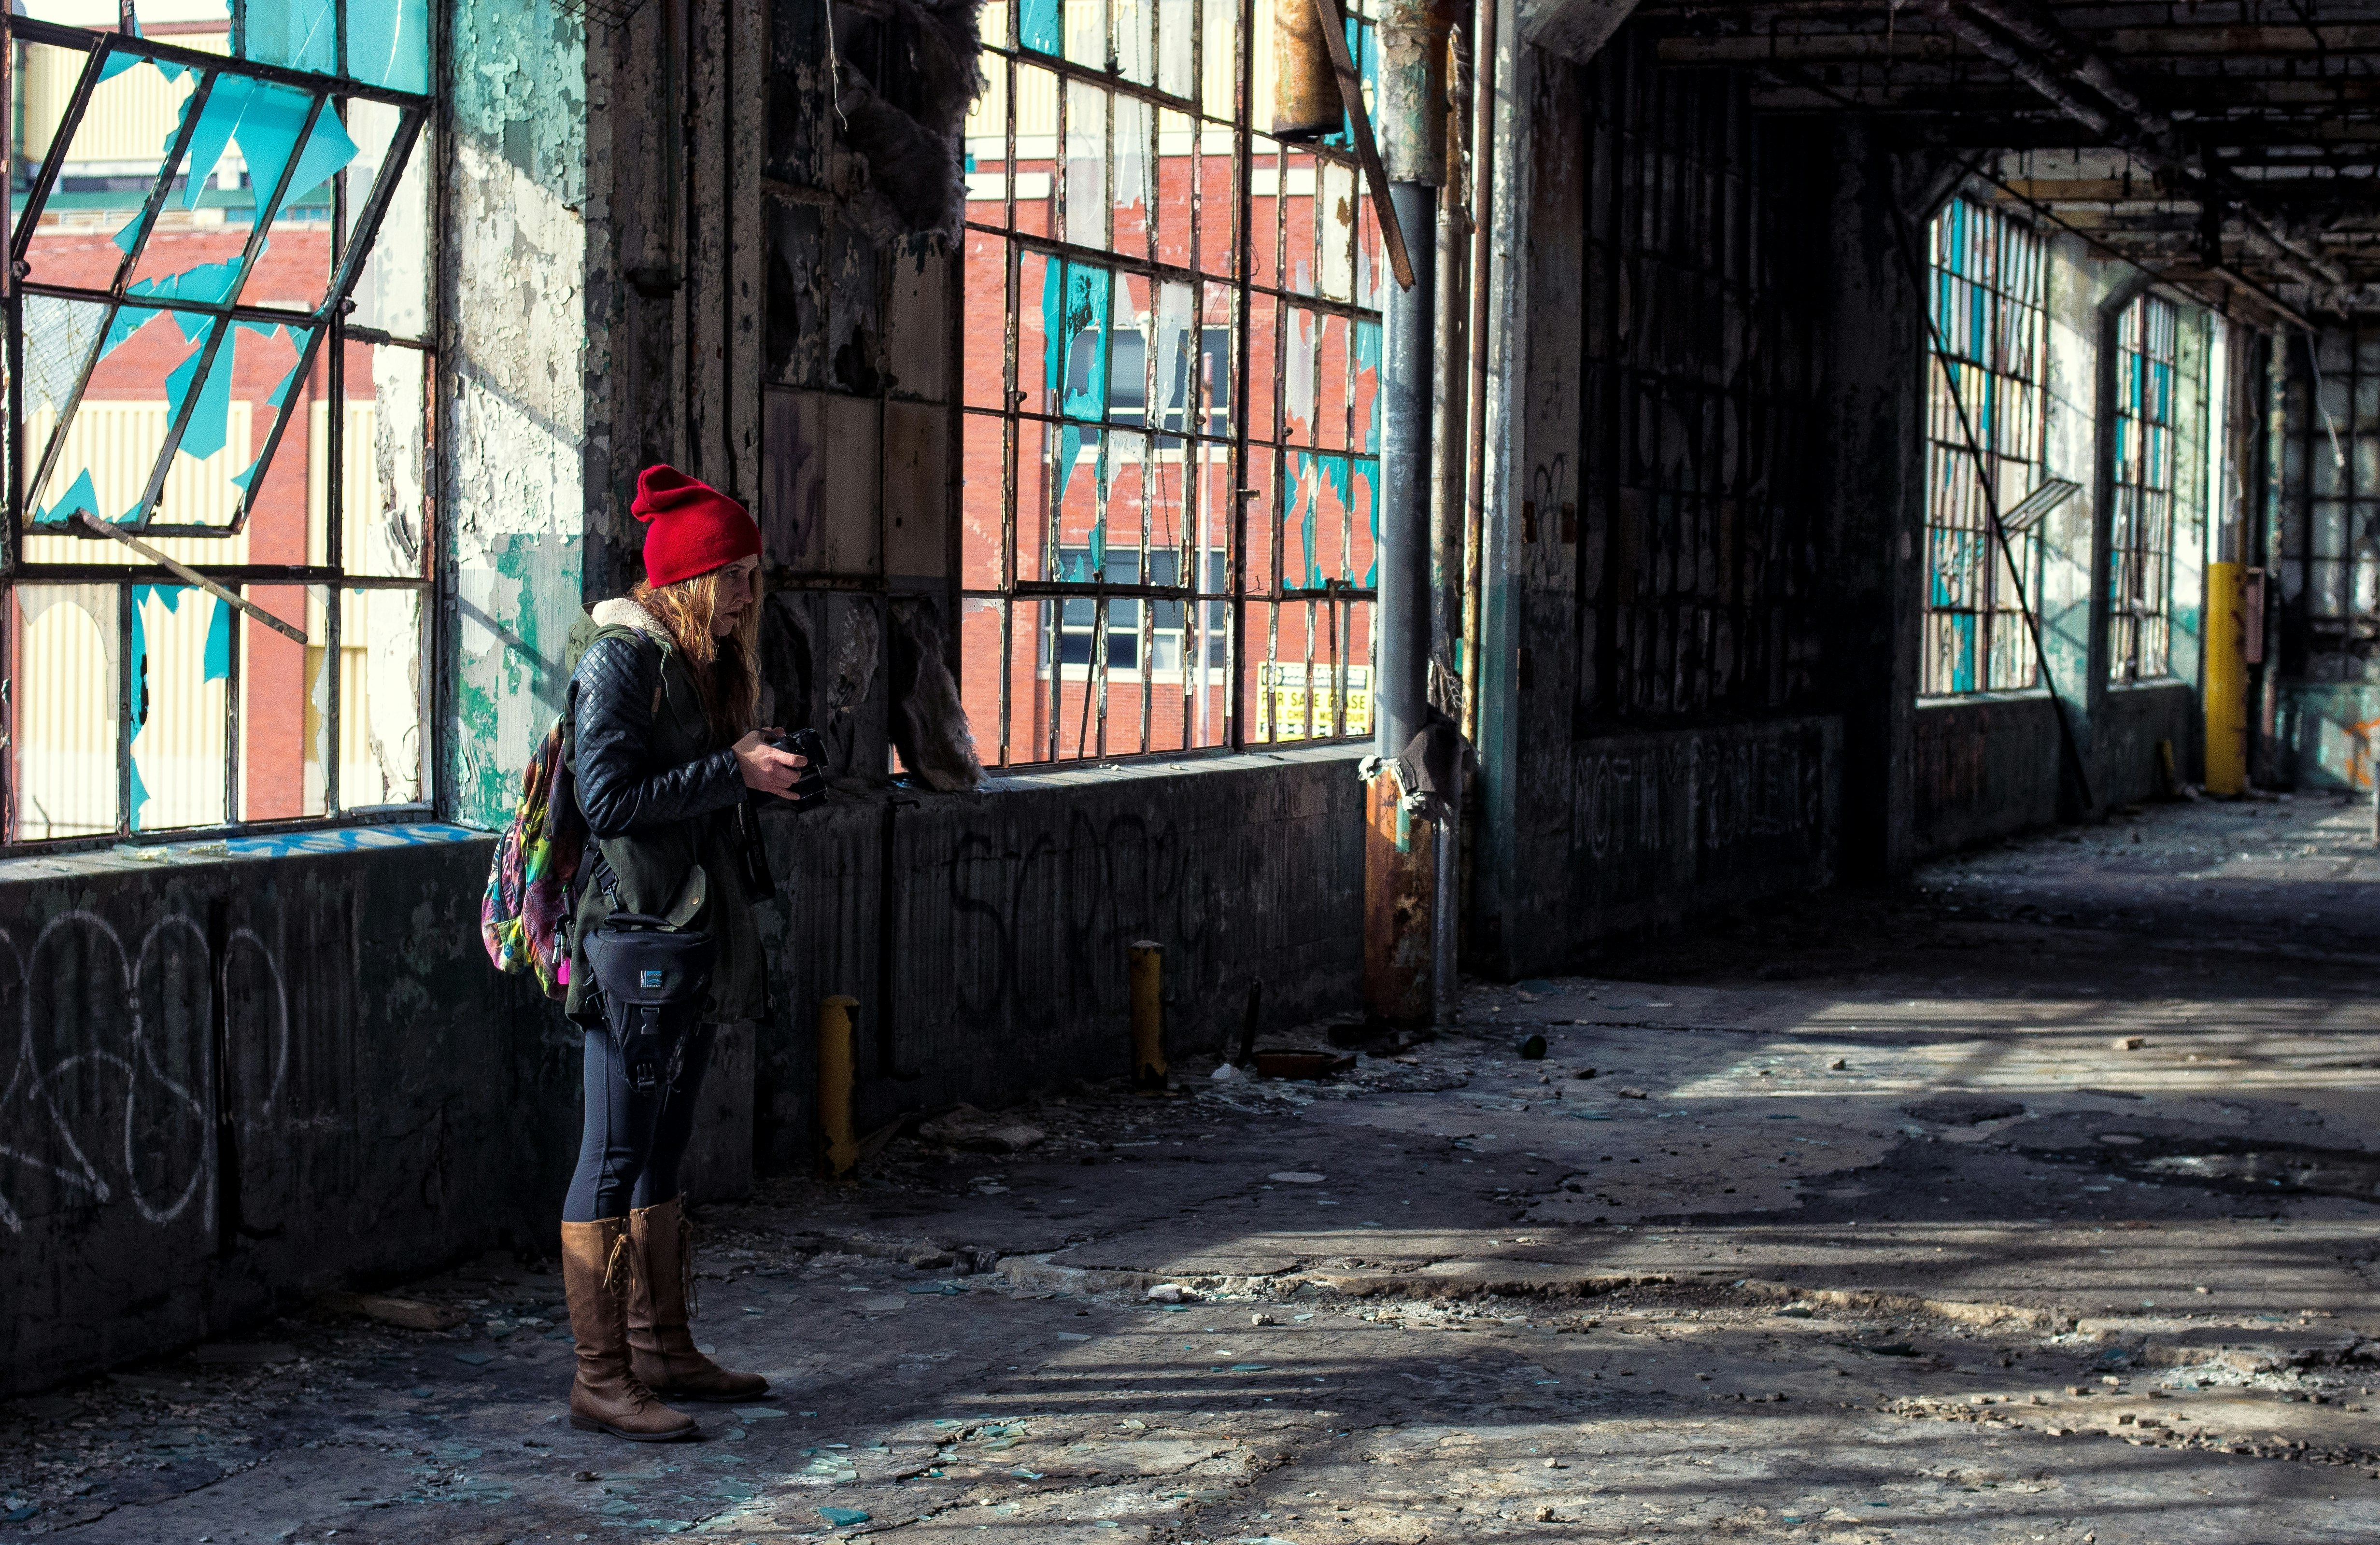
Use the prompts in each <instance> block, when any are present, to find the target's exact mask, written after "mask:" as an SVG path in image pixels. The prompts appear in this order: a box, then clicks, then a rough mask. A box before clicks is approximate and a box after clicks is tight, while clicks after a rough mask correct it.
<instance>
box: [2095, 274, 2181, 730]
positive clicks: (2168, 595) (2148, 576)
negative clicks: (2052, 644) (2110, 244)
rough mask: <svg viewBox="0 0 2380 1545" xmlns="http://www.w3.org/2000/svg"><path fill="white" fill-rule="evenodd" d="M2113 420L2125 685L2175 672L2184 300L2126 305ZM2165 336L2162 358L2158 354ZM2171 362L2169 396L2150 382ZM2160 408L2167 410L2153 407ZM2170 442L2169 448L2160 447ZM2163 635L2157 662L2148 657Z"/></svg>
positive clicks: (2110, 586)
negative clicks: (2147, 644) (2149, 642)
mask: <svg viewBox="0 0 2380 1545" xmlns="http://www.w3.org/2000/svg"><path fill="white" fill-rule="evenodd" d="M2112 331H2113V332H2114V338H2115V366H2116V376H2115V381H2116V391H2115V402H2114V404H2113V406H2114V409H2115V411H2114V415H2113V418H2114V423H2113V428H2112V432H2111V433H2110V434H2109V435H2108V437H2107V679H2108V680H2109V681H2110V682H2115V683H2117V684H2118V685H2126V686H2129V685H2131V684H2132V683H2134V682H2154V681H2157V680H2159V679H2161V678H2164V677H2168V676H2170V675H2171V674H2172V673H2173V561H2174V551H2173V544H2174V529H2175V521H2174V516H2175V514H2176V512H2177V504H2178V501H2179V500H2180V468H2179V466H2178V465H2177V464H2178V463H2179V461H2180V455H2181V452H2182V449H2183V447H2182V436H2181V428H2182V426H2181V422H2180V407H2179V399H2180V394H2181V308H2180V307H2178V306H2176V305H2175V304H2174V303H2173V302H2172V301H2170V300H2168V299H2166V298H2165V297H2164V296H2158V295H2154V294H2151V293H2148V292H2146V291H2143V293H2142V294H2140V295H2137V296H2133V297H2132V299H2131V304H2129V305H2127V306H2126V307H2124V308H2123V309H2122V310H2121V311H2120V312H2119V313H2118V315H2117V317H2116V319H2115V326H2114V328H2113V330H2112ZM2159 334H2161V335H2162V340H2163V344H2164V350H2165V352H2164V353H2163V355H2162V356H2159V355H2158V354H2156V353H2155V345H2156V343H2157V335H2159ZM2158 363H2161V364H2162V365H2163V366H2164V367H2165V384H2164V391H2163V393H2162V397H2163V401H2162V403H2161V404H2158V403H2155V401H2154V399H2155V397H2156V396H2157V395H2158V394H2157V393H2155V392H2151V391H2149V390H2148V389H2147V387H2146V386H2145V384H2144V383H2145V382H2146V381H2147V380H2149V379H2150V378H2151V377H2152V376H2153V375H2154V370H2153V369H2152V368H2151V367H2152V366H2153V365H2154V364H2158ZM2155 409H2161V413H2160V412H2157V411H2153V410H2155ZM2160 445H2161V451H2160V449H2159V447H2160ZM2148 638H2153V639H2154V640H2155V662H2154V663H2155V669H2154V670H2151V669H2147V668H2146V667H2147V665H2148V663H2149V662H2148V661H2147V660H2145V659H2144V658H2143V640H2144V639H2148Z"/></svg>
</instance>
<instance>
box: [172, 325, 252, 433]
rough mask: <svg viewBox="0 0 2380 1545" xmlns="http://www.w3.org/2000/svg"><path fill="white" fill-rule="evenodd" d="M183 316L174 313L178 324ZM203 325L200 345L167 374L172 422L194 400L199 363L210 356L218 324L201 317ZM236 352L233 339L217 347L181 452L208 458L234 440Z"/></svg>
mask: <svg viewBox="0 0 2380 1545" xmlns="http://www.w3.org/2000/svg"><path fill="white" fill-rule="evenodd" d="M183 317H184V313H182V312H179V311H176V312H175V313H174V320H175V321H176V323H182V322H183ZM199 325H200V329H201V334H200V337H199V338H198V339H196V340H195V342H197V344H198V345H199V346H198V347H197V348H195V349H193V350H191V351H190V356H189V357H188V359H185V360H183V361H182V362H181V363H180V364H179V365H176V366H175V367H174V368H173V370H172V372H171V373H170V374H168V375H167V376H166V377H165V416H166V418H167V419H168V420H169V421H170V420H172V419H175V418H178V417H180V416H181V413H182V405H183V404H185V403H191V402H192V387H193V383H194V382H196V380H197V378H198V373H199V362H200V360H202V359H204V358H206V355H207V347H206V345H207V339H208V337H209V336H211V335H212V332H213V330H214V325H215V324H214V323H213V322H212V320H208V319H199ZM184 327H185V331H187V330H188V324H187V323H184ZM236 352H237V351H236V350H235V349H234V348H233V346H232V344H231V341H230V340H229V339H225V341H224V346H223V347H221V348H218V349H217V350H215V356H214V360H213V362H212V364H210V365H209V366H208V367H207V379H206V380H205V382H204V383H203V384H200V385H198V386H197V389H196V391H197V397H196V401H195V403H193V404H192V406H191V408H190V416H189V420H188V424H187V425H186V426H185V427H184V428H183V430H182V443H181V449H180V452H179V454H182V455H185V456H191V457H195V458H197V459H198V460H200V461H204V460H205V459H206V458H207V457H209V456H212V455H213V454H214V453H216V452H218V451H220V450H222V449H223V448H224V447H225V445H226V444H228V443H230V434H231V429H230V425H231V377H232V359H233V356H234V354H235V353H236Z"/></svg>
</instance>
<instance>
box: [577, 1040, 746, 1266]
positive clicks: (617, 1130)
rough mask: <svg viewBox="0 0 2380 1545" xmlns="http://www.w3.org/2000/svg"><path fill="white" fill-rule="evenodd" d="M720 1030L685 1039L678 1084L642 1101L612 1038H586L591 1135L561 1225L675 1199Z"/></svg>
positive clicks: (582, 1147)
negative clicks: (680, 1164) (679, 1171)
mask: <svg viewBox="0 0 2380 1545" xmlns="http://www.w3.org/2000/svg"><path fill="white" fill-rule="evenodd" d="M716 1030H717V1027H716V1026H714V1025H707V1024H706V1025H700V1026H698V1027H697V1028H696V1029H695V1030H694V1031H693V1032H691V1033H690V1034H689V1035H688V1036H687V1038H686V1061H685V1063H684V1065H683V1066H682V1067H680V1068H679V1069H678V1075H677V1081H676V1082H675V1083H674V1084H672V1085H666V1086H662V1085H657V1086H655V1088H654V1089H653V1090H652V1091H651V1092H650V1093H638V1092H637V1089H636V1087H635V1086H634V1085H632V1084H631V1083H629V1081H628V1069H627V1066H626V1064H625V1063H623V1062H622V1061H621V1060H620V1054H619V1049H618V1048H617V1047H616V1046H614V1045H613V1043H612V1032H610V1031H608V1030H590V1031H589V1032H587V1072H586V1082H587V1129H586V1134H585V1135H584V1136H583V1137H581V1138H580V1139H579V1142H578V1170H577V1173H576V1174H575V1175H573V1176H572V1177H570V1194H569V1195H567V1196H566V1197H565V1198H564V1199H563V1202H562V1221H563V1222H564V1223H593V1222H594V1221H595V1220H596V1219H598V1218H616V1217H620V1216H622V1215H623V1214H625V1213H627V1212H628V1210H629V1209H630V1208H637V1207H650V1206H652V1205H653V1204H654V1203H655V1202H659V1201H669V1200H670V1199H671V1198H672V1197H674V1196H675V1195H677V1163H678V1161H679V1160H680V1159H683V1158H685V1157H686V1140H687V1139H689V1138H691V1137H692V1136H693V1135H694V1104H695V1096H696V1095H698V1094H699V1093H700V1092H702V1070H703V1069H704V1068H706V1067H708V1066H710V1042H711V1037H712V1035H713V1034H714V1033H715V1032H716Z"/></svg>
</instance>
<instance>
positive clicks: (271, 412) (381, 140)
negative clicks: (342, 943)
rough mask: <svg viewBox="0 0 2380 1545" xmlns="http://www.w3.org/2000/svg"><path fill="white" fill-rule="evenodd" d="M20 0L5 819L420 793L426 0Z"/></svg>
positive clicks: (115, 827)
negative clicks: (154, 10)
mask: <svg viewBox="0 0 2380 1545" xmlns="http://www.w3.org/2000/svg"><path fill="white" fill-rule="evenodd" d="M16 9H17V11H18V14H15V15H11V16H6V17H0V41H5V44H6V62H7V69H6V74H5V76H0V96H5V101H0V122H5V123H6V125H7V126H8V128H7V138H6V150H7V162H8V172H9V179H10V181H9V211H10V224H9V244H10V251H9V255H10V258H11V259H12V265H13V266H12V271H11V272H10V273H9V275H8V276H7V278H6V280H5V281H0V283H5V284H6V289H5V296H0V299H5V305H6V311H7V317H8V323H9V329H8V347H7V351H6V370H5V379H6V402H7V413H8V419H7V432H6V435H5V436H0V441H5V451H0V456H5V474H6V477H5V482H6V500H7V506H8V520H7V523H6V534H7V538H8V539H7V543H6V548H5V549H0V593H4V594H5V603H6V615H5V619H0V624H4V625H0V648H5V650H6V657H5V662H4V663H0V684H5V688H6V701H5V715H6V718H5V730H6V750H7V755H6V757H5V758H0V840H6V841H7V842H12V843H21V842H41V841H50V840H57V839H93V838H100V839H104V838H107V837H110V836H123V835H129V834H132V833H141V832H151V831H159V830H165V829H189V828H200V829H204V828H210V827H240V826H249V825H255V824H262V823H308V822H317V823H319V822H325V821H330V820H334V819H350V818H354V817H356V816H357V815H362V814H365V813H374V812H384V811H390V810H395V809H407V808H418V807H419V806H421V805H422V804H424V803H426V802H427V800H428V797H429V789H430V785H429V783H428V781H427V779H426V776H425V770H424V769H425V755H426V752H427V749H428V747H427V737H426V734H425V726H426V724H427V722H428V720H427V716H426V712H425V708H426V702H427V695H426V694H427V693H428V690H429V686H430V676H429V672H428V670H427V663H426V662H427V660H428V658H429V636H430V635H429V633H428V628H427V622H428V614H429V613H428V608H427V606H426V605H425V602H426V598H427V592H428V588H429V585H430V584H431V549H432V546H433V541H434V538H433V536H432V531H431V508H432V504H431V493H430V487H431V485H430V477H429V473H428V466H427V459H428V454H429V451H430V445H431V388H432V383H433V380H434V378H435V365H434V361H433V360H432V358H431V307H430V286H429V267H428V262H427V258H428V252H429V233H430V223H431V207H430V201H429V188H430V184H431V170H430V168H431V154H430V151H429V147H428V144H427V142H426V141H427V134H428V127H429V120H430V112H431V102H430V99H429V97H428V96H427V94H426V93H427V91H429V85H430V78H431V76H430V68H431V55H430V37H429V20H430V13H429V7H428V0H231V3H230V4H228V5H226V6H222V7H220V8H216V9H213V10H212V12H211V11H210V7H209V6H207V5H206V4H204V3H203V0H200V3H198V4H195V5H193V4H184V5H180V6H176V8H175V11H174V15H175V17H176V19H175V20H174V21H172V22H171V23H161V24H158V25H154V26H152V27H151V28H149V29H148V30H147V32H148V35H146V36H144V35H143V31H142V29H141V28H140V24H139V23H138V22H137V21H130V20H129V19H127V20H126V22H125V25H124V26H123V29H122V30H117V23H118V19H119V18H118V12H117V8H116V6H115V5H114V4H112V3H111V4H105V5H98V4H93V3H92V0H23V3H22V4H20V5H19V6H17V7H16ZM122 15H123V17H124V18H130V16H131V8H130V7H129V6H128V7H125V9H124V11H123V13H122ZM194 18H195V19H194Z"/></svg>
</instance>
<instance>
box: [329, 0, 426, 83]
mask: <svg viewBox="0 0 2380 1545" xmlns="http://www.w3.org/2000/svg"><path fill="white" fill-rule="evenodd" d="M347 74H348V75H349V76H350V77H351V78H355V79H357V80H360V81H363V82H365V83H366V84H368V85H372V86H385V87H387V88H388V89H389V90H390V91H418V92H420V93H421V94H423V95H425V96H426V95H428V94H429V91H430V3H429V0H347Z"/></svg>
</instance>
